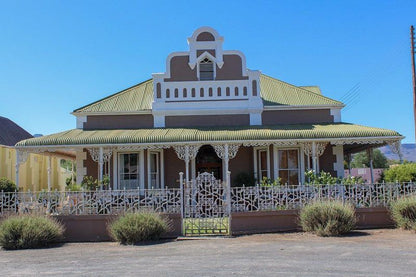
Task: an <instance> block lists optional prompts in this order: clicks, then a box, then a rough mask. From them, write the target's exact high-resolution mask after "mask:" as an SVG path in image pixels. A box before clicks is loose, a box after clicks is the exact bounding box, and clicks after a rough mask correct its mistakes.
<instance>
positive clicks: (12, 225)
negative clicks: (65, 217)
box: [0, 215, 64, 250]
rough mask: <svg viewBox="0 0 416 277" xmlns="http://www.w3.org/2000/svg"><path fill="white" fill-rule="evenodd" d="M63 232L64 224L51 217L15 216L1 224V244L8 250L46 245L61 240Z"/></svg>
mask: <svg viewBox="0 0 416 277" xmlns="http://www.w3.org/2000/svg"><path fill="white" fill-rule="evenodd" d="M63 232H64V228H63V226H62V225H61V224H60V223H58V222H57V221H55V220H54V219H52V218H49V217H45V216H36V215H24V216H13V217H9V218H7V219H5V220H4V221H3V222H2V223H1V225H0V245H1V246H2V247H3V248H4V249H8V250H13V249H27V248H40V247H46V246H49V245H50V244H52V243H55V242H57V241H59V240H60V239H61V238H62V236H63Z"/></svg>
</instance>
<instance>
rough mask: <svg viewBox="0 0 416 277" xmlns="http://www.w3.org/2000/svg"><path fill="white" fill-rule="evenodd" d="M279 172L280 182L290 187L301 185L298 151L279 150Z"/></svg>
mask: <svg viewBox="0 0 416 277" xmlns="http://www.w3.org/2000/svg"><path fill="white" fill-rule="evenodd" d="M277 155H278V162H279V163H278V172H279V178H280V182H281V183H282V184H288V185H298V184H299V152H298V150H297V149H279V150H278V154H277Z"/></svg>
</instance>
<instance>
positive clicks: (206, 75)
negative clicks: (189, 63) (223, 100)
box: [199, 58, 214, 81]
mask: <svg viewBox="0 0 416 277" xmlns="http://www.w3.org/2000/svg"><path fill="white" fill-rule="evenodd" d="M199 80H201V81H211V80H214V63H213V62H212V61H211V60H210V59H208V58H205V59H203V60H202V61H200V62H199Z"/></svg>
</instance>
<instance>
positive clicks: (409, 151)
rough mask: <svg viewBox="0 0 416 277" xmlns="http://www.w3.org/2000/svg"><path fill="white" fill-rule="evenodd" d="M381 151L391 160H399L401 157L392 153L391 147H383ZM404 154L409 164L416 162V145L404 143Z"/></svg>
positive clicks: (404, 158)
mask: <svg viewBox="0 0 416 277" xmlns="http://www.w3.org/2000/svg"><path fill="white" fill-rule="evenodd" d="M379 149H380V151H381V152H382V153H383V154H384V155H385V156H386V157H387V159H389V160H398V159H399V156H398V155H397V154H394V153H393V152H391V149H390V147H389V146H383V147H380V148H379ZM402 154H403V160H408V161H409V162H410V161H412V162H416V145H415V144H414V143H403V144H402Z"/></svg>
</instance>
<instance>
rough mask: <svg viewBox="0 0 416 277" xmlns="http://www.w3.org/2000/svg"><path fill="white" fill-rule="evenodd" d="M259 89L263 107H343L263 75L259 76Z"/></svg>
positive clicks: (335, 102)
mask: <svg viewBox="0 0 416 277" xmlns="http://www.w3.org/2000/svg"><path fill="white" fill-rule="evenodd" d="M260 89H261V95H262V98H263V103H264V105H265V106H278V105H289V106H321V105H330V106H343V104H342V103H341V102H339V101H336V100H333V99H331V98H328V97H325V96H322V95H320V94H317V93H314V92H311V91H309V90H307V89H304V88H301V87H297V86H294V85H291V84H288V83H285V82H282V81H280V80H277V79H275V78H272V77H269V76H267V75H264V74H262V75H260Z"/></svg>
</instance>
